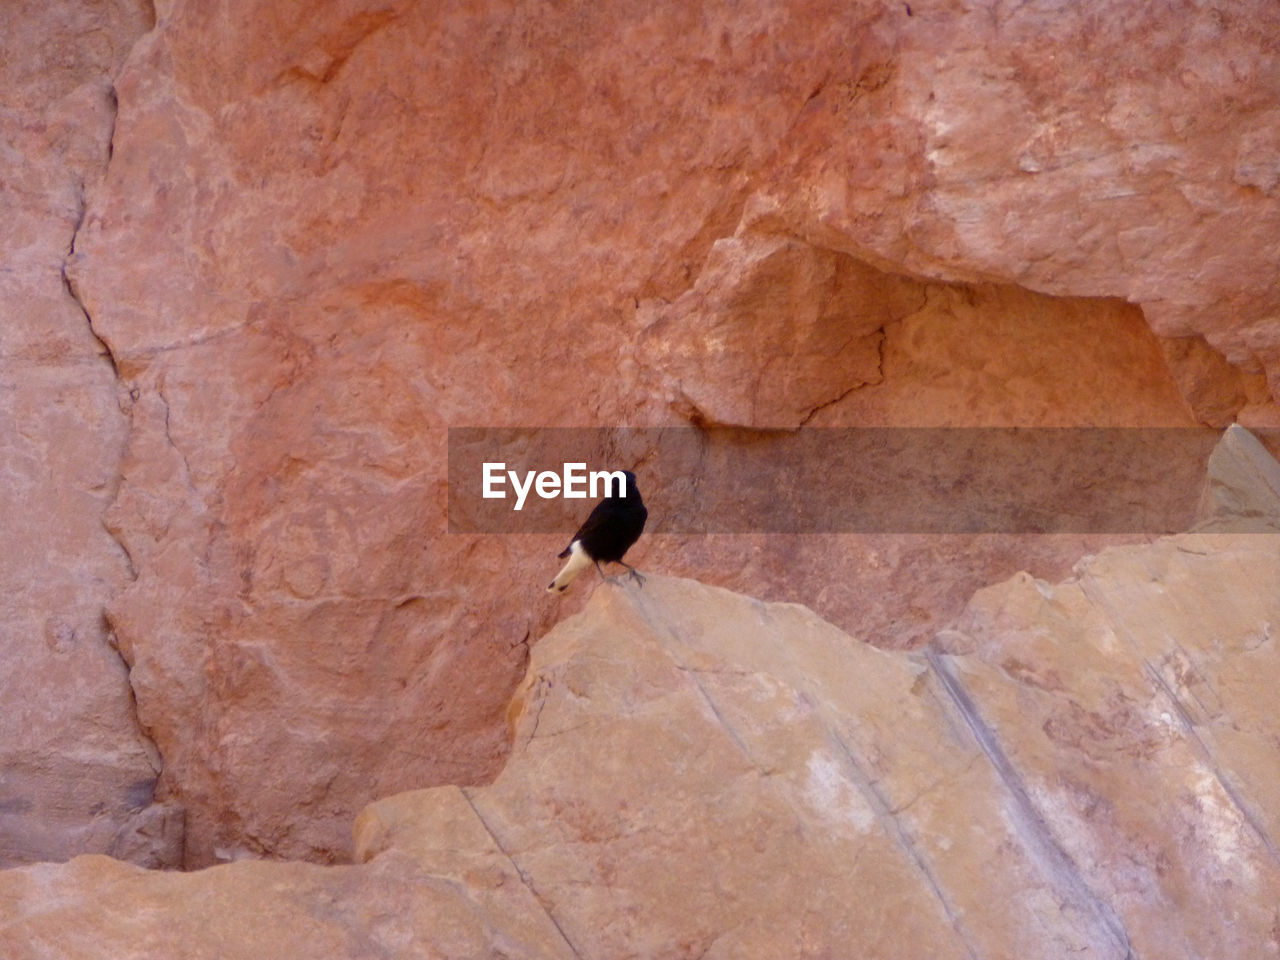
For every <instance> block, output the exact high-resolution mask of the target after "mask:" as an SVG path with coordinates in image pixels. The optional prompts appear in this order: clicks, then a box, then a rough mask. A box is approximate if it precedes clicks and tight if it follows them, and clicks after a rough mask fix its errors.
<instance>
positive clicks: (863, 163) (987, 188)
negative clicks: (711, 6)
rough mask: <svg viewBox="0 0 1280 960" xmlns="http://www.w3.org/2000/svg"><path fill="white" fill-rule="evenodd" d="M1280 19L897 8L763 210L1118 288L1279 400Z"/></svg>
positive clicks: (991, 265)
mask: <svg viewBox="0 0 1280 960" xmlns="http://www.w3.org/2000/svg"><path fill="white" fill-rule="evenodd" d="M1101 24H1105V28H1104V27H1102V26H1100V25H1101ZM1277 29H1280V10H1278V9H1277V8H1276V7H1275V5H1274V4H1270V3H1267V2H1265V0H1258V2H1250V3H1245V4H1241V5H1238V6H1235V7H1232V8H1231V9H1230V10H1227V9H1225V8H1220V7H1218V6H1215V5H1213V4H1210V3H1206V2H1194V3H1192V4H1190V5H1188V6H1186V7H1183V8H1179V9H1178V10H1173V9H1172V8H1157V7H1152V6H1150V5H1137V4H1132V3H1128V2H1124V0H1117V2H1107V3H1104V4H1102V5H1096V4H1091V5H1089V6H1087V7H1086V6H1081V5H1061V4H1053V5H1022V6H1018V7H998V8H992V7H990V6H985V5H956V4H945V3H921V4H903V5H898V6H896V7H890V6H886V7H885V8H884V9H883V16H882V18H881V19H880V20H879V21H878V22H877V24H876V25H875V28H874V29H872V30H868V31H866V32H864V33H863V34H862V35H861V36H859V38H858V43H857V45H856V46H855V47H854V48H853V49H854V50H855V51H856V55H855V56H852V57H849V58H848V59H847V60H846V61H845V63H844V65H842V66H841V67H837V68H835V69H833V70H832V72H831V73H830V74H829V75H828V76H827V77H826V79H825V81H824V82H823V83H821V84H820V85H819V86H818V87H817V88H816V89H815V91H814V94H813V96H812V97H811V99H810V100H809V101H808V102H807V103H806V104H805V107H804V109H803V110H802V111H801V113H800V115H799V117H798V118H797V121H796V124H795V126H794V128H793V130H792V133H791V136H790V138H789V140H788V148H789V149H788V150H787V151H785V152H784V153H783V154H782V163H781V164H780V167H779V170H780V172H779V175H778V176H777V177H776V179H775V180H774V183H773V185H772V188H771V189H770V190H768V191H767V192H762V196H761V198H760V200H759V201H758V202H756V204H755V211H756V212H755V213H754V214H752V215H753V216H758V217H765V218H767V219H769V220H771V221H777V220H778V219H781V220H782V221H783V222H785V223H786V224H788V225H789V226H790V227H791V228H792V229H795V230H798V231H801V232H802V235H805V236H809V237H811V238H814V240H815V242H820V243H822V244H823V245H831V246H834V247H835V248H836V249H841V248H842V247H841V245H842V244H843V249H846V251H847V252H850V253H853V254H855V255H864V254H866V253H867V252H870V253H873V254H874V255H875V256H877V257H879V258H881V259H882V260H883V261H887V262H890V263H894V264H897V265H900V266H903V267H905V268H907V269H909V270H911V271H913V272H916V273H921V274H926V275H932V276H949V277H952V278H955V279H967V280H973V279H987V278H999V279H1002V280H1006V281H1013V282H1016V283H1019V284H1021V285H1023V286H1028V287H1032V288H1034V289H1037V290H1042V291H1045V292H1048V293H1054V294H1076V295H1079V294H1082V293H1089V294H1091V295H1095V296H1096V295H1111V296H1117V297H1123V298H1124V299H1127V300H1129V301H1131V302H1134V303H1138V304H1140V305H1141V306H1142V308H1143V312H1144V313H1145V315H1146V317H1147V319H1148V320H1149V321H1150V322H1151V323H1152V325H1153V327H1154V328H1155V329H1156V331H1157V332H1159V333H1161V334H1163V335H1165V336H1175V337H1183V336H1191V335H1193V334H1201V335H1203V336H1205V337H1206V338H1207V339H1208V341H1209V343H1210V344H1212V345H1213V346H1214V347H1215V348H1217V349H1219V350H1221V351H1222V352H1223V353H1225V354H1226V356H1227V358H1228V359H1229V360H1230V361H1231V362H1233V363H1236V364H1240V365H1243V366H1245V367H1246V368H1247V369H1249V370H1250V371H1253V372H1257V371H1260V370H1262V369H1263V368H1264V367H1265V369H1266V370H1267V372H1268V377H1269V380H1270V384H1271V390H1272V394H1273V396H1274V395H1275V393H1276V385H1277V371H1278V370H1280V368H1278V367H1277V355H1276V349H1277V345H1276V341H1275V335H1274V320H1273V318H1274V316H1275V313H1276V306H1277V300H1276V297H1277V293H1276V289H1275V286H1274V284H1272V283H1271V280H1270V276H1271V269H1270V266H1269V264H1270V263H1272V262H1274V260H1275V254H1276V244H1277V242H1278V241H1277V240H1276V237H1277V236H1280V234H1278V233H1277V230H1276V222H1277V217H1280V194H1277V191H1276V187H1275V183H1276V178H1275V176H1274V175H1273V174H1274V171H1275V161H1274V157H1275V156H1276V151H1275V150H1274V149H1270V148H1271V147H1273V146H1274V145H1275V144H1276V143H1277V137H1278V136H1280V111H1277V108H1276V102H1277V96H1276V95H1277V84H1280V80H1278V79H1277V78H1278V77H1280V71H1277V69H1276V66H1277V56H1280V54H1277V52H1276V49H1275V46H1274V44H1273V43H1272V38H1273V37H1274V36H1275V35H1276V31H1277ZM783 171H785V172H783ZM765 193H767V196H766V195H765Z"/></svg>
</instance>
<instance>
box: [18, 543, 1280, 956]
mask: <svg viewBox="0 0 1280 960" xmlns="http://www.w3.org/2000/svg"><path fill="white" fill-rule="evenodd" d="M1278 547H1280V544H1277V542H1276V537H1275V536H1274V535H1263V534H1255V535H1239V534H1237V535H1228V534H1200V535H1186V536H1180V537H1175V538H1170V539H1166V540H1162V541H1160V542H1158V543H1156V544H1153V545H1149V546H1131V547H1124V548H1118V549H1115V550H1110V551H1107V552H1105V553H1103V554H1102V555H1100V556H1098V557H1096V558H1092V559H1089V560H1086V561H1085V562H1083V563H1082V565H1081V568H1080V570H1079V571H1078V572H1077V575H1076V576H1075V577H1073V578H1072V579H1071V580H1069V581H1067V582H1065V583H1062V584H1059V585H1057V586H1051V585H1049V584H1047V583H1044V582H1042V581H1037V580H1034V579H1033V578H1031V577H1028V576H1025V575H1023V576H1019V577H1017V578H1015V579H1014V580H1012V581H1009V582H1007V583H1004V584H1001V585H999V586H996V587H992V588H990V589H988V590H986V591H983V592H982V593H980V594H979V595H978V596H977V597H976V598H975V599H974V602H973V603H972V604H971V606H970V608H969V610H968V611H967V613H966V616H965V618H964V620H963V622H962V624H961V625H960V627H959V629H957V630H955V631H952V632H950V633H948V634H947V635H946V636H945V637H944V638H943V641H944V645H943V646H942V647H940V648H939V649H935V650H933V651H931V652H929V653H927V654H922V653H902V652H886V651H880V650H877V649H875V648H873V647H870V646H868V645H865V644H863V643H860V642H858V641H857V640H855V639H854V638H852V637H850V636H848V635H847V634H845V633H843V632H842V631H840V630H838V629H836V628H835V627H833V626H831V625H830V624H827V623H825V622H824V621H822V620H820V619H818V618H817V617H816V616H814V615H813V614H812V613H810V612H809V611H808V610H807V609H805V608H803V607H800V606H796V605H791V604H773V605H768V604H762V603H760V602H758V601H755V600H752V599H749V598H746V597H742V596H739V595H735V594H731V593H728V592H727V591H723V590H718V589H715V588H709V587H704V586H702V585H699V584H697V583H694V582H693V581H688V580H677V579H671V578H665V577H659V576H651V577H650V578H649V579H648V580H647V582H646V584H645V586H644V588H643V589H638V588H636V587H634V586H601V587H600V588H598V589H597V590H596V591H595V593H594V594H593V596H592V600H591V603H590V604H589V605H588V608H587V610H586V611H585V612H584V613H583V614H582V615H580V616H577V617H574V618H571V619H570V620H567V621H565V622H564V623H562V624H560V625H559V626H557V628H556V629H555V630H554V631H552V633H550V634H549V635H548V636H546V637H545V638H544V639H543V640H542V641H541V642H540V643H539V644H538V645H537V647H536V648H535V650H534V652H533V658H532V661H531V664H530V670H529V673H528V675H527V677H526V679H525V681H524V683H523V684H522V685H521V687H520V689H519V691H518V693H517V696H516V698H515V700H514V701H513V703H512V708H511V723H512V727H513V731H514V748H513V751H512V756H511V760H510V762H509V763H508V765H507V766H506V768H505V769H504V770H503V772H502V773H501V774H500V775H499V777H498V778H497V780H496V781H494V782H493V783H492V784H491V785H489V786H486V787H473V788H467V787H462V788H459V787H440V788H435V789H432V790H420V791H412V792H408V793H403V794H400V795H397V796H394V797H389V798H387V799H385V800H382V801H379V802H377V803H374V804H372V805H371V806H369V807H368V808H367V809H366V810H365V811H364V812H363V813H362V814H361V816H360V817H359V819H358V821H357V822H356V827H355V832H356V848H357V853H358V857H359V859H360V860H361V861H363V862H362V864H361V865H359V866H343V867H318V866H314V865H308V864H278V863H253V862H250V863H237V864H228V865H223V866H217V867H214V868H211V869H209V870H204V871H199V872H196V873H192V874H186V875H173V874H161V873H154V872H147V871H142V870H139V869H137V868H135V867H131V866H127V865H123V864H119V863H117V862H115V861H111V860H108V859H106V858H102V857H81V858H78V859H76V860H74V861H72V862H71V863H69V864H65V865H60V866H54V865H38V866H33V867H27V868H22V869H19V870H11V871H7V872H3V873H0V947H3V952H4V954H5V956H7V957H11V958H14V960H43V958H46V957H55V956H56V957H60V958H71V957H86V958H88V957H99V956H102V955H104V954H109V955H111V956H113V957H119V958H128V957H153V956H177V955H182V956H192V957H205V956H208V957H218V958H236V957H254V956H262V955H263V954H264V952H266V953H281V954H288V955H297V954H307V955H324V956H331V957H348V956H349V957H357V956H369V955H376V954H379V953H381V952H389V953H395V954H397V955H404V954H406V953H412V954H413V955H415V956H432V957H434V956H441V957H446V956H447V957H473V956H474V957H495V958H496V957H500V956H501V957H511V958H514V957H535V956H538V957H566V958H569V957H576V958H579V960H581V958H594V957H599V958H606V957H609V958H612V957H623V956H663V957H668V956H669V957H710V958H729V957H733V958H747V957H761V958H766V957H767V958H784V957H810V956H849V955H857V956H862V957H869V958H886V960H887V958H896V957H904V956H913V957H914V956H930V957H957V958H959V957H973V956H982V957H997V958H1021V960H1039V958H1043V960H1057V958H1060V957H1063V956H1071V955H1087V956H1096V957H1101V958H1114V960H1123V958H1126V957H1131V956H1152V957H1161V958H1170V960H1181V958H1187V960H1191V958H1195V957H1204V956H1213V957H1218V958H1223V960H1235V958H1238V960H1246V958H1256V957H1259V956H1267V955H1270V953H1272V952H1275V951H1276V950H1280V939H1277V932H1276V931H1277V914H1276V907H1275V904H1276V903H1277V902H1278V899H1280V855H1278V854H1277V851H1276V848H1275V846H1274V841H1273V839H1272V838H1273V837H1274V836H1275V835H1276V831H1277V829H1280V823H1278V822H1277V820H1278V819H1280V778H1278V777H1277V775H1276V773H1275V771H1277V770H1280V747H1278V746H1277V741H1276V737H1275V730H1276V724H1275V720H1274V717H1275V713H1276V707H1277V704H1276V703H1275V690H1276V688H1277V682H1278V681H1280V655H1278V654H1277V651H1276V643H1275V637H1274V631H1275V624H1276V623H1277V621H1278V620H1280V601H1278V597H1280V595H1278V594H1277V591H1276V590H1275V585H1276V583H1280V549H1278Z"/></svg>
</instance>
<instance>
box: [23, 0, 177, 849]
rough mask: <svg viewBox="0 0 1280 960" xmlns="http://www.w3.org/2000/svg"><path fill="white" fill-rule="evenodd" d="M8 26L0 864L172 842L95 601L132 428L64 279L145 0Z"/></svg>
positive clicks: (55, 12)
mask: <svg viewBox="0 0 1280 960" xmlns="http://www.w3.org/2000/svg"><path fill="white" fill-rule="evenodd" d="M5 21H6V22H5V26H4V29H3V30H2V31H0V85H2V86H3V88H4V90H5V107H4V109H3V110H0V150H2V151H3V155H4V160H3V167H4V174H3V176H2V177H0V209H2V210H3V211H4V222H5V228H4V230H3V231H0V262H3V269H0V530H2V533H0V542H2V543H3V545H4V549H3V550H0V864H6V865H7V864H10V863H14V862H25V861H28V860H40V859H53V860H59V859H65V858H67V857H70V856H73V855H74V854H76V853H81V852H85V851H98V852H110V853H113V854H115V855H117V856H123V857H128V858H130V859H134V860H137V861H138V862H141V863H147V864H151V865H173V864H175V863H177V862H178V861H179V860H180V857H181V832H182V831H181V827H182V821H181V815H180V811H177V810H174V809H172V808H168V807H165V806H162V805H158V804H153V802H152V800H153V794H154V791H155V783H156V776H157V774H158V772H159V767H160V758H159V756H158V755H157V754H156V752H155V749H154V748H153V746H152V745H151V743H150V742H149V740H148V739H147V737H146V736H145V735H144V733H143V732H142V731H141V730H140V729H139V728H138V725H137V721H136V719H135V717H134V712H133V705H132V697H131V695H130V692H129V686H128V680H127V670H126V668H125V665H124V663H123V661H121V659H120V656H119V654H118V653H116V652H115V651H114V650H113V649H111V647H110V645H109V641H108V630H107V625H106V624H105V622H104V620H103V617H102V610H103V607H104V605H105V604H106V603H107V602H108V601H109V600H110V599H111V597H113V596H114V595H115V594H117V593H118V592H119V591H121V590H122V589H123V588H124V586H125V584H126V583H127V582H128V579H129V576H130V567H129V562H128V559H127V557H126V556H125V554H124V552H123V551H122V550H121V549H120V546H119V544H117V543H116V542H114V541H113V539H112V538H111V536H110V535H109V534H108V533H107V532H106V531H105V530H104V529H103V526H102V514H103V511H104V510H105V509H106V507H107V506H108V504H110V502H111V500H112V499H113V497H114V496H115V491H116V488H117V487H118V485H119V476H118V472H117V471H118V464H119V459H120V456H121V453H122V451H123V448H124V444H125V438H126V436H127V432H128V420H127V418H126V417H125V416H124V415H123V414H122V412H121V410H120V405H119V401H118V398H117V380H116V376H115V374H114V372H113V370H112V367H111V361H110V358H109V357H108V356H107V355H106V351H105V349H104V348H103V346H102V344H101V343H100V342H99V341H98V340H97V338H96V337H95V336H94V333H93V330H92V329H91V328H90V325H89V323H88V321H87V318H86V316H85V313H84V311H83V310H82V309H81V307H80V305H79V304H78V303H77V301H76V300H75V298H74V297H73V296H72V294H71V292H70V291H69V289H68V288H67V286H66V282H65V280H64V277H63V264H64V261H65V260H66V258H67V255H68V253H69V252H70V249H71V245H72V239H73V237H74V236H75V233H76V228H77V226H78V224H79V221H80V218H81V217H82V216H83V215H84V204H85V198H84V190H85V185H86V183H93V182H94V181H95V180H96V179H98V178H99V177H100V176H101V175H102V172H103V171H104V170H105V168H106V165H107V159H108V153H109V149H110V142H111V132H112V125H113V123H114V119H115V103H114V98H113V94H112V87H111V76H112V75H113V74H114V73H115V71H116V70H117V69H119V66H120V63H121V62H122V61H123V59H124V56H125V54H126V53H127V52H128V50H129V48H130V46H131V45H132V44H133V41H134V40H135V39H136V38H137V37H138V36H139V35H140V34H141V33H143V32H144V31H145V30H147V29H149V27H150V25H151V24H150V17H149V14H148V12H147V11H146V9H145V5H143V4H137V3H126V2H110V3H100V4H94V5H86V4H82V3H48V4H25V3H19V4H14V5H12V6H11V7H10V8H9V9H7V10H6V13H5Z"/></svg>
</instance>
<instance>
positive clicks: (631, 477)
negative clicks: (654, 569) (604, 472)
mask: <svg viewBox="0 0 1280 960" xmlns="http://www.w3.org/2000/svg"><path fill="white" fill-rule="evenodd" d="M622 475H623V476H624V477H626V480H627V482H626V485H625V487H624V489H623V491H622V495H621V496H605V498H604V499H603V500H601V501H600V502H599V503H597V504H596V506H595V509H594V510H592V511H591V514H590V515H589V516H588V517H587V521H586V523H584V524H583V525H582V526H580V527H579V528H578V532H577V533H575V534H574V535H573V539H572V540H570V541H569V545H568V546H567V547H565V548H564V550H562V551H561V552H560V556H561V557H562V558H563V557H568V558H569V562H568V563H566V564H565V565H564V568H563V569H562V570H561V571H560V572H559V573H557V574H556V578H555V579H554V580H552V581H551V585H550V586H549V587H547V591H548V592H549V593H559V592H562V591H564V590H565V589H567V588H568V586H569V581H571V580H572V579H573V578H574V577H576V576H577V575H578V574H580V573H581V572H582V571H583V570H585V569H586V568H587V567H589V566H591V564H593V563H594V564H595V565H596V569H597V570H599V571H600V576H602V577H603V576H604V571H603V570H600V564H601V563H621V564H622V566H624V567H626V568H627V569H628V570H630V571H631V576H632V577H634V578H635V579H636V582H637V583H640V584H642V585H643V583H644V577H642V576H641V575H640V573H639V571H637V570H636V568H635V567H633V566H631V564H629V563H622V557H623V555H624V554H626V552H627V551H628V550H630V549H631V545H632V544H633V543H635V542H636V541H637V540H639V539H640V534H641V532H643V530H644V522H645V520H646V519H647V518H648V516H649V511H648V510H646V509H645V507H644V501H643V500H641V499H640V490H639V488H637V487H636V475H635V474H634V473H632V472H631V471H630V470H623V471H622ZM615 489H617V485H616V484H608V485H607V486H606V487H605V493H606V494H608V493H612V492H613V490H615Z"/></svg>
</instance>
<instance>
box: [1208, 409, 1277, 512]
mask: <svg viewBox="0 0 1280 960" xmlns="http://www.w3.org/2000/svg"><path fill="white" fill-rule="evenodd" d="M1200 516H1201V522H1200V523H1199V524H1197V527H1196V529H1197V530H1199V531H1204V532H1233V531H1241V532H1247V533H1277V532H1280V464H1277V463H1276V460H1275V458H1274V457H1272V456H1271V455H1270V454H1269V453H1268V452H1267V450H1266V448H1265V447H1263V445H1262V444H1261V443H1260V442H1259V441H1258V438H1257V437H1255V436H1254V435H1253V434H1252V433H1250V432H1249V431H1248V430H1246V429H1244V428H1243V427H1239V426H1231V427H1229V428H1228V429H1227V432H1226V433H1225V434H1224V435H1223V437H1222V440H1221V441H1220V442H1219V443H1218V445H1217V447H1215V448H1214V451H1213V455H1212V456H1210V458H1209V474H1208V476H1207V477H1206V478H1205V486H1204V490H1203V492H1202V494H1201V499H1200Z"/></svg>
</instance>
